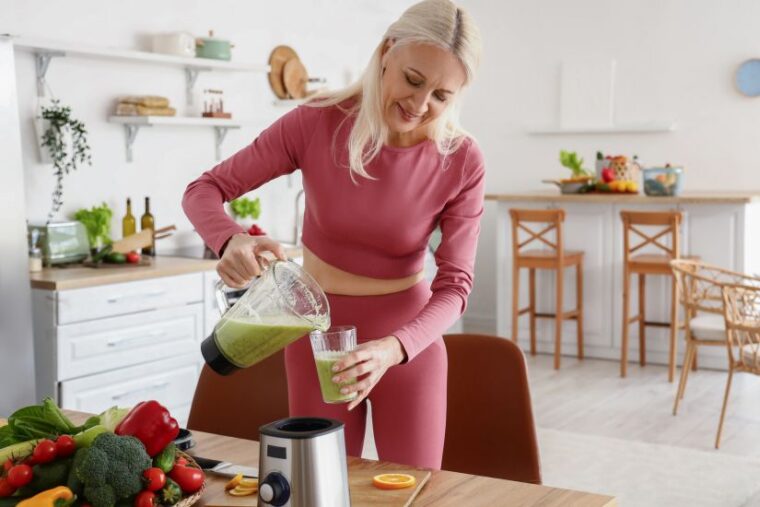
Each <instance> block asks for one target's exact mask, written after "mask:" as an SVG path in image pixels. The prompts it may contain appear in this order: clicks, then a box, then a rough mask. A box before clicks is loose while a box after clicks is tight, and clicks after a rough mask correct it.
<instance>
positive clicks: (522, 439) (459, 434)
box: [442, 334, 541, 484]
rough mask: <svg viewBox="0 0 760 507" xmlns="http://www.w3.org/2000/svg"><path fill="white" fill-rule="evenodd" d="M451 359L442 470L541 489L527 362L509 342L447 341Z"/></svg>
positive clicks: (449, 338)
mask: <svg viewBox="0 0 760 507" xmlns="http://www.w3.org/2000/svg"><path fill="white" fill-rule="evenodd" d="M443 340H444V342H445V343H446V350H447V351H448V357H449V381H448V410H447V417H446V440H445V444H444V448H443V465H442V468H443V469H444V470H452V471H455V472H461V473H467V474H475V475H485V476H489V477H497V478H501V479H509V480H513V481H520V482H530V483H534V484H541V467H540V461H539V454H538V442H537V440H536V428H535V424H534V421H533V410H532V407H531V401H530V389H529V387H528V375H527V368H526V364H525V356H524V355H523V353H522V351H521V350H520V348H519V347H518V346H517V345H515V344H514V343H512V342H511V341H509V340H508V339H505V338H499V337H496V336H483V335H471V334H451V335H445V336H444V337H443Z"/></svg>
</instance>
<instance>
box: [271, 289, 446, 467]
mask: <svg viewBox="0 0 760 507" xmlns="http://www.w3.org/2000/svg"><path fill="white" fill-rule="evenodd" d="M430 294H431V293H430V289H429V287H428V285H427V283H426V282H424V281H423V282H420V283H418V284H416V285H415V286H413V287H411V288H409V289H407V290H405V291H402V292H397V293H394V294H387V295H382V296H340V295H334V294H328V295H327V299H328V300H329V302H330V317H331V322H332V325H333V326H340V325H354V326H356V331H357V340H358V342H359V343H363V342H367V341H370V340H374V339H377V338H383V337H385V336H388V335H390V334H391V333H392V332H393V331H394V330H395V329H398V328H399V327H401V326H402V325H404V324H406V323H407V322H409V321H410V320H412V319H413V318H414V317H415V316H416V315H417V313H418V312H419V311H420V309H422V307H423V306H425V304H426V303H427V302H428V299H429V298H430ZM285 367H286V369H287V376H288V397H289V406H290V415H291V416H292V417H298V416H316V417H329V418H332V419H337V420H339V421H342V422H343V423H344V424H345V425H346V428H345V434H346V451H347V452H348V454H349V455H351V456H361V452H362V447H363V445H364V430H365V425H366V419H367V404H366V403H362V404H361V405H359V406H358V407H356V408H355V409H353V410H352V411H351V412H349V411H348V410H347V406H348V404H338V405H333V404H328V403H324V402H323V401H322V393H321V391H320V389H319V380H318V378H317V370H316V367H315V364H314V359H313V355H312V351H311V344H310V343H309V337H308V336H304V337H303V338H301V339H299V340H298V341H296V342H294V343H293V344H291V345H289V346H288V347H287V348H286V349H285ZM447 367H448V360H447V357H446V348H445V346H444V344H443V339H442V338H440V337H439V338H438V339H437V340H435V341H434V342H433V343H432V344H431V345H430V346H429V347H427V348H426V349H425V350H423V351H422V352H421V353H420V354H418V355H417V357H415V358H414V359H413V360H412V361H410V362H409V363H406V364H401V365H397V366H394V367H392V368H390V369H389V370H388V371H387V372H386V373H385V375H383V377H382V378H381V379H380V381H379V382H378V384H377V385H376V386H375V388H374V389H373V390H372V392H371V393H370V394H369V399H370V401H371V403H372V427H373V430H374V436H375V444H376V446H377V452H378V457H379V458H380V459H381V460H383V461H390V462H394V463H399V464H403V465H411V466H415V467H421V468H429V469H435V470H438V469H440V468H441V459H442V456H443V440H444V436H445V431H446V376H447Z"/></svg>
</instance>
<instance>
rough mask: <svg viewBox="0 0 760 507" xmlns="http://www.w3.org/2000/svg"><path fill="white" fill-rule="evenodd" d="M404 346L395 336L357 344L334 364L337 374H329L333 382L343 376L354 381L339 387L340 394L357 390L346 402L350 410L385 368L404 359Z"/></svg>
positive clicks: (337, 381) (367, 392) (362, 398)
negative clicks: (354, 381) (354, 396)
mask: <svg viewBox="0 0 760 507" xmlns="http://www.w3.org/2000/svg"><path fill="white" fill-rule="evenodd" d="M404 357H406V355H405V354H404V348H403V347H402V346H401V342H400V341H399V340H398V338H396V337H395V336H386V337H385V338H380V339H378V340H372V341H369V342H366V343H362V344H361V345H359V346H357V347H356V348H355V349H354V351H353V352H351V353H350V354H348V355H347V356H346V357H344V358H343V359H341V360H340V361H338V362H336V363H335V366H334V367H333V369H335V370H336V371H338V372H340V373H336V374H335V376H333V382H335V383H336V384H340V383H342V382H345V381H346V380H347V379H351V378H356V383H355V384H347V385H345V386H342V387H341V393H343V394H351V393H353V392H357V393H358V395H357V397H356V398H355V399H354V400H352V401H351V403H349V405H348V410H353V409H354V408H355V407H356V406H357V405H359V404H360V403H361V402H362V401H364V399H365V398H366V397H367V396H369V393H370V392H372V389H373V388H374V387H375V385H377V383H378V382H379V381H380V378H382V376H383V375H385V372H386V371H388V368H390V367H391V366H395V365H397V364H400V363H401V361H403V360H404Z"/></svg>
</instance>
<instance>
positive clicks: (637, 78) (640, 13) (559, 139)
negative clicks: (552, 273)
mask: <svg viewBox="0 0 760 507" xmlns="http://www.w3.org/2000/svg"><path fill="white" fill-rule="evenodd" d="M463 3H464V4H465V5H466V6H467V7H469V9H470V11H471V13H472V15H473V16H474V17H475V18H476V19H477V20H478V22H479V24H480V27H481V30H482V32H483V36H484V51H485V55H484V65H483V66H482V68H481V72H480V74H479V76H478V81H477V82H476V84H475V87H474V89H473V90H472V93H471V94H470V96H469V98H468V102H467V107H466V108H465V110H464V118H463V120H464V123H465V125H466V126H468V127H469V128H470V129H471V130H472V131H473V133H474V134H475V135H476V136H477V137H478V139H479V141H480V143H481V146H482V148H483V150H484V152H485V155H486V159H487V162H488V166H487V191H488V192H492V193H498V192H519V191H526V190H540V189H545V188H544V187H545V185H542V184H541V183H540V180H541V179H543V178H556V177H559V176H562V175H564V174H565V171H566V170H565V169H564V168H562V167H561V166H560V165H559V164H558V162H557V157H558V154H559V150H560V149H568V150H574V151H578V152H579V153H580V154H581V155H582V156H584V157H585V158H586V160H588V161H592V159H593V157H594V154H595V152H596V150H602V151H604V152H616V153H625V154H629V155H631V154H638V155H639V157H640V158H641V160H642V161H643V162H644V163H645V164H652V165H655V164H662V163H665V162H668V161H670V162H673V163H677V164H683V165H684V166H685V168H686V179H685V189H686V190H687V191H688V190H760V174H759V173H758V160H760V159H759V158H758V155H759V154H760V153H759V152H760V99H750V98H746V97H744V96H742V95H739V94H738V93H737V92H736V91H735V89H734V85H733V76H734V72H735V70H736V67H737V66H738V65H739V64H740V63H741V62H742V61H744V60H745V59H747V58H758V57H760V36H759V35H758V33H759V32H758V27H757V22H756V20H757V19H760V2H757V1H755V0H730V1H727V2H716V1H714V0H615V1H610V0H574V1H572V2H567V1H562V0H546V1H542V2H530V1H527V0H526V1H509V2H488V1H486V0H477V1H467V2H463ZM578 55H581V56H588V55H593V56H599V57H603V58H609V59H615V60H616V61H617V73H616V86H615V117H616V120H617V121H618V122H636V121H649V120H659V119H674V120H676V121H677V123H678V130H676V131H675V132H673V133H667V134H648V135H605V136H571V135H564V136H550V137H544V136H529V135H527V133H526V130H527V127H528V126H529V125H534V124H536V123H551V122H556V121H557V120H558V112H559V78H560V63H561V61H562V59H563V58H570V57H573V56H578ZM589 165H590V164H589ZM486 208H487V214H486V217H485V219H484V223H483V232H482V235H481V241H480V247H479V254H478V263H477V273H476V285H475V290H474V292H473V295H472V296H471V299H470V310H469V312H468V316H467V317H468V319H469V320H468V324H470V323H471V324H474V325H476V326H477V327H478V328H485V329H490V330H495V325H494V324H493V318H494V316H495V312H496V311H497V309H496V307H495V302H494V299H495V286H494V283H495V277H494V276H493V272H494V269H495V267H494V262H495V243H494V240H493V238H494V237H495V235H497V234H504V232H503V231H496V230H495V205H494V204H487V205H486ZM498 310H499V311H508V310H507V309H498ZM589 311H594V309H593V308H591V309H589Z"/></svg>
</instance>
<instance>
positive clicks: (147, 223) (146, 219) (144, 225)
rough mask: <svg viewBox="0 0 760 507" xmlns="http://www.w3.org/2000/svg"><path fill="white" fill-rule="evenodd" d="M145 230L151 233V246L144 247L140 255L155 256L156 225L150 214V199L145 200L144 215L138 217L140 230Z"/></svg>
mask: <svg viewBox="0 0 760 507" xmlns="http://www.w3.org/2000/svg"><path fill="white" fill-rule="evenodd" d="M145 229H150V230H151V231H153V232H152V234H151V245H150V246H146V247H144V248H143V249H142V253H143V255H156V234H155V230H156V225H155V220H154V219H153V215H151V213H150V197H146V198H145V213H143V215H142V216H141V217H140V230H142V231H144V230H145Z"/></svg>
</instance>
